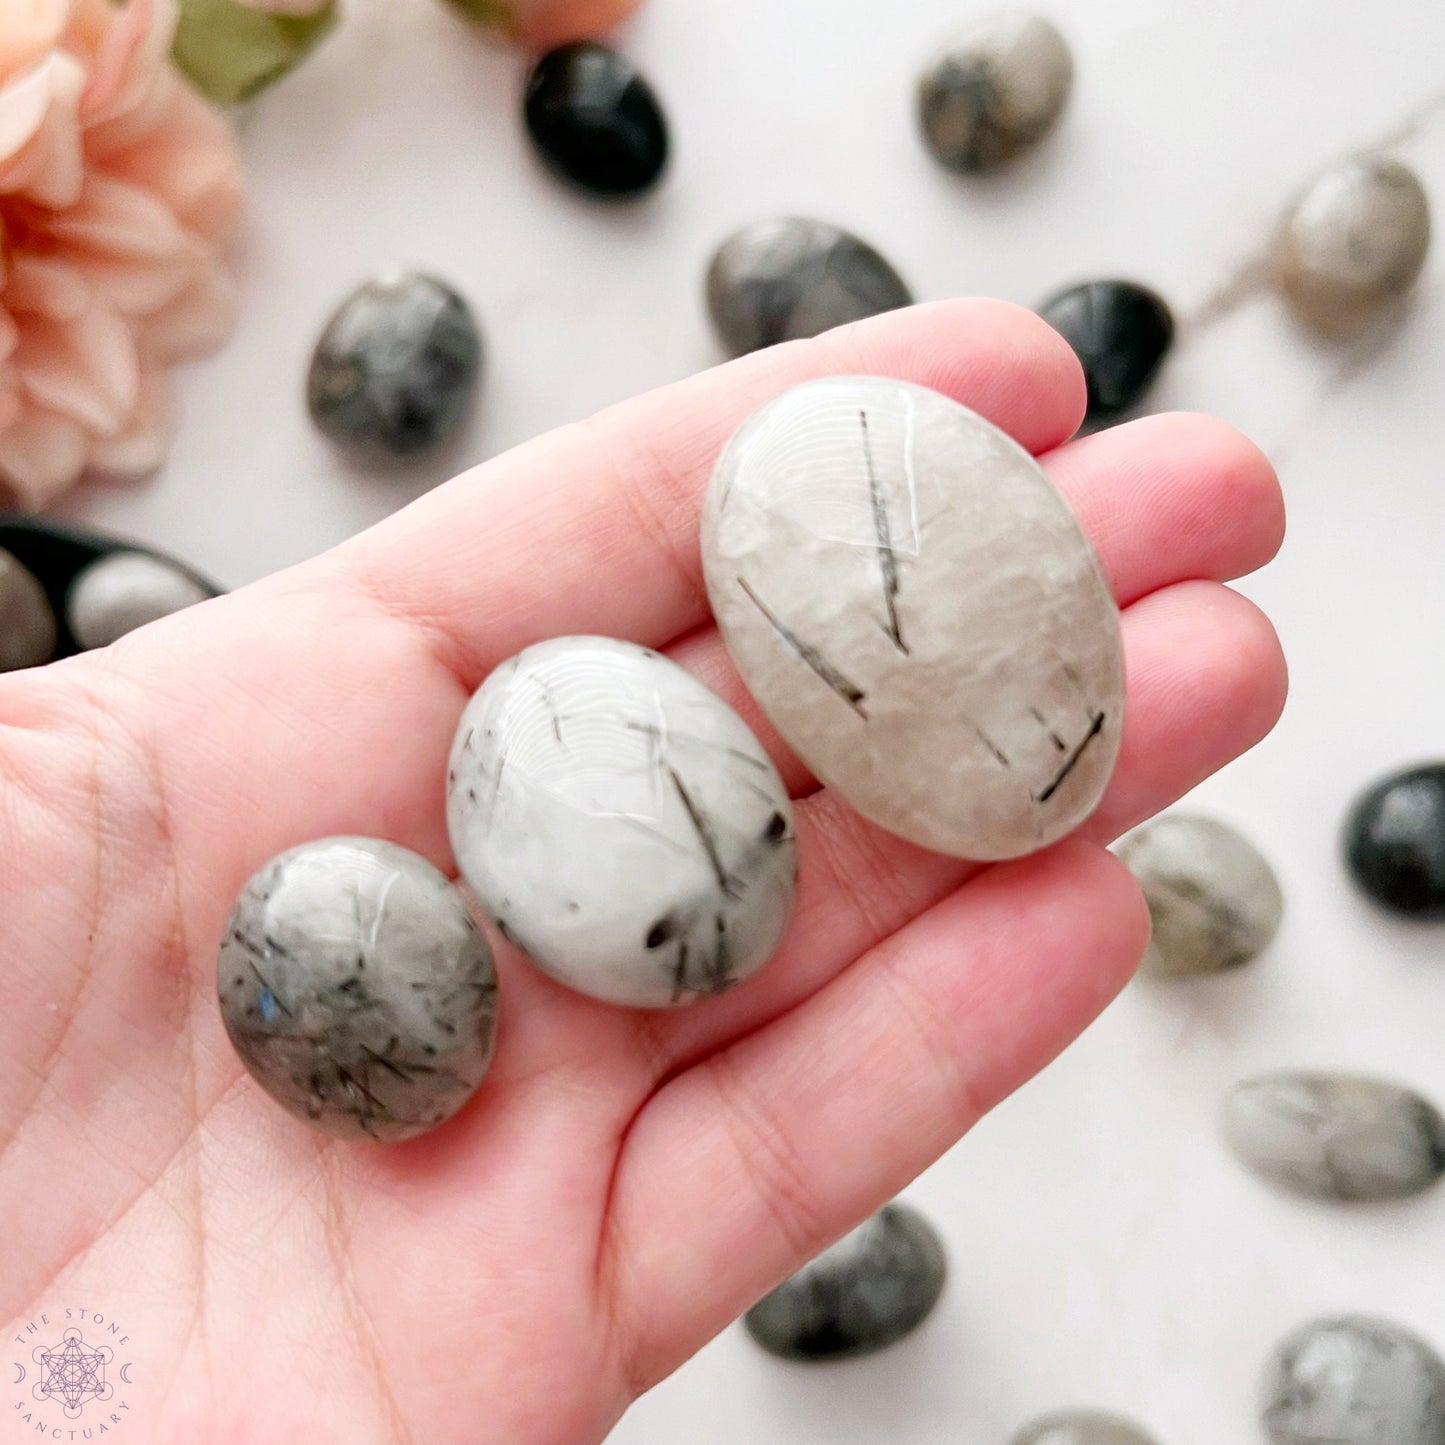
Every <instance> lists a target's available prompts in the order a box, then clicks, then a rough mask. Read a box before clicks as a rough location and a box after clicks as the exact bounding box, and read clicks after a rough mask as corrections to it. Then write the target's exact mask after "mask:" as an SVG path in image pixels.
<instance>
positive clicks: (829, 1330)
mask: <svg viewBox="0 0 1445 1445" xmlns="http://www.w3.org/2000/svg"><path fill="white" fill-rule="evenodd" d="M946 1273H947V1264H946V1260H945V1258H944V1253H943V1244H942V1242H941V1241H940V1240H939V1238H938V1235H937V1234H936V1233H935V1232H934V1229H933V1226H932V1225H931V1224H929V1222H928V1221H927V1220H926V1219H925V1218H924V1217H923V1216H922V1215H921V1214H919V1213H918V1211H917V1210H916V1209H912V1208H910V1207H909V1206H908V1205H906V1204H901V1203H898V1202H896V1201H895V1202H894V1203H892V1204H889V1205H885V1206H884V1208H882V1209H881V1210H879V1212H878V1213H877V1214H875V1215H874V1216H873V1217H872V1218H871V1219H867V1220H864V1222H863V1223H862V1224H860V1225H859V1226H858V1227H857V1229H855V1230H853V1231H852V1232H851V1233H848V1234H845V1235H844V1236H843V1238H842V1239H840V1240H839V1241H838V1242H837V1243H836V1244H834V1245H832V1246H831V1247H830V1248H828V1249H825V1250H824V1251H823V1253H822V1254H820V1255H819V1256H818V1257H817V1258H816V1259H814V1260H812V1261H810V1262H809V1263H808V1264H805V1265H804V1266H803V1268H802V1269H800V1270H799V1271H798V1272H797V1273H796V1274H795V1275H793V1276H791V1278H789V1279H786V1280H784V1281H783V1283H782V1284H780V1285H779V1286H778V1287H777V1288H776V1289H775V1290H773V1291H771V1292H770V1293H769V1294H766V1295H764V1296H763V1298H762V1299H760V1300H759V1301H758V1302H757V1304H755V1305H754V1306H753V1307H752V1309H750V1310H749V1311H748V1312H747V1314H746V1315H745V1316H744V1317H743V1323H744V1324H745V1325H746V1326H747V1329H748V1333H749V1334H750V1335H752V1337H753V1338H754V1339H755V1340H756V1341H757V1342H758V1343H759V1344H760V1345H761V1346H762V1347H763V1348H764V1349H765V1350H767V1351H768V1353H769V1354H773V1355H779V1356H781V1357H782V1358H783V1359H786V1360H832V1359H838V1358H840V1357H841V1356H845V1355H863V1354H868V1353H870V1352H871V1351H873V1350H881V1349H883V1348H884V1346H885V1345H891V1344H893V1343H894V1341H895V1340H901V1339H902V1338H903V1337H904V1335H907V1334H910V1333H911V1332H912V1331H913V1330H915V1329H917V1328H918V1326H919V1325H920V1324H922V1323H923V1321H924V1320H925V1319H927V1318H928V1315H929V1314H930V1313H931V1312H932V1310H933V1307H934V1305H936V1304H937V1303H938V1297H939V1296H940V1295H941V1294H942V1293H943V1282H944V1277H945V1275H946Z"/></svg>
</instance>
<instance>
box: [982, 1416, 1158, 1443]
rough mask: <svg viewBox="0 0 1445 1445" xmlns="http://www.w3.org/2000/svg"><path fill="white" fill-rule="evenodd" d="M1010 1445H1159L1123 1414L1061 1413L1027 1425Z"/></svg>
mask: <svg viewBox="0 0 1445 1445" xmlns="http://www.w3.org/2000/svg"><path fill="white" fill-rule="evenodd" d="M1010 1445H1155V1441H1154V1437H1153V1436H1152V1435H1146V1434H1145V1433H1144V1431H1143V1430H1141V1429H1140V1428H1139V1426H1137V1425H1135V1424H1134V1423H1133V1422H1132V1421H1129V1420H1126V1419H1124V1418H1123V1416H1121V1415H1111V1414H1109V1413H1108V1412H1106V1411H1104V1410H1058V1411H1056V1412H1054V1413H1053V1414H1050V1415H1043V1416H1041V1417H1040V1418H1039V1419H1037V1420H1034V1421H1033V1422H1032V1423H1030V1424H1028V1425H1025V1426H1024V1428H1023V1429H1022V1430H1020V1431H1019V1432H1018V1434H1016V1435H1015V1436H1014V1437H1013V1439H1012V1440H1011V1441H1010Z"/></svg>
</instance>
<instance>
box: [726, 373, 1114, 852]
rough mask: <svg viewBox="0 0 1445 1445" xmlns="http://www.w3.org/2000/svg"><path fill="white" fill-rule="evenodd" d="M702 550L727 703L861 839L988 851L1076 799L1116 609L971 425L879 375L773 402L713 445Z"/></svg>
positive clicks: (1089, 764) (1028, 465) (960, 414)
mask: <svg viewBox="0 0 1445 1445" xmlns="http://www.w3.org/2000/svg"><path fill="white" fill-rule="evenodd" d="M702 556H703V568H704V572H705V575H706V579H707V590H708V596H709V598H710V599H711V602H712V610H713V615H714V616H715V618H716V619H717V623H718V626H719V627H720V628H721V630H722V634H723V637H724V640H725V641H726V643H727V646H728V650H729V652H730V653H731V654H732V658H733V661H734V662H735V663H736V664H737V667H738V670H739V672H741V674H742V676H743V680H744V682H746V683H747V685H748V688H749V690H750V691H751V692H752V694H753V696H754V697H755V698H756V699H757V700H758V702H759V703H760V704H761V706H762V708H763V710H764V711H765V712H766V713H767V715H768V717H769V718H770V719H771V720H772V722H773V724H774V726H775V727H776V728H777V729H778V731H779V732H780V733H781V734H782V735H783V737H784V738H785V739H786V740H787V741H788V743H789V744H790V745H791V746H792V748H793V750H794V751H795V752H796V753H797V754H798V755H799V756H800V757H801V758H802V759H803V760H804V761H805V762H806V763H807V764H808V766H809V767H810V768H811V769H812V771H813V772H814V773H815V774H816V775H817V776H818V777H819V778H820V779H822V780H823V781H824V782H825V783H826V784H827V785H828V786H829V787H831V788H834V789H836V790H837V792H838V794H839V795H840V796H841V797H842V798H843V799H844V800H845V801H847V802H848V803H849V804H851V805H852V806H853V807H854V808H856V809H857V810H858V811H859V812H860V813H862V814H863V815H864V816H865V817H867V818H869V819H871V820H872V821H873V822H875V823H878V824H879V825H881V826H882V827H884V828H887V829H889V830H890V831H892V832H894V833H897V834H899V835H901V836H902V837H904V838H908V839H910V840H912V841H913V842H915V843H918V844H920V845H922V846H923V847H926V848H932V849H934V850H936V851H937V852H941V853H950V854H955V855H957V856H960V857H965V858H977V859H997V858H1011V857H1017V856H1020V855H1022V854H1024V853H1029V852H1032V851H1033V850H1034V849H1037V848H1042V847H1045V846H1046V845H1047V844H1049V843H1052V842H1054V841H1055V840H1056V839H1058V838H1060V837H1062V836H1063V835H1064V834H1065V833H1067V832H1069V831H1070V830H1071V829H1073V828H1075V827H1076V826H1077V825H1078V824H1079V823H1081V822H1082V821H1083V820H1084V818H1085V817H1087V815H1088V814H1089V812H1090V811H1091V810H1092V809H1093V807H1094V806H1095V804H1096V803H1097V802H1098V800H1099V797H1100V795H1101V794H1102V792H1103V790H1104V787H1105V785H1106V784H1107V782H1108V780H1109V777H1110V774H1111V773H1112V771H1113V767H1114V761H1115V759H1116V757H1117V755H1118V749H1119V739H1120V736H1121V731H1122V724H1123V709H1124V674H1123V659H1122V655H1121V651H1120V641H1119V618H1118V612H1117V609H1116V608H1115V605H1114V601H1113V598H1112V597H1111V595H1110V592H1109V584H1108V581H1107V579H1106V578H1105V576H1104V572H1103V569H1102V567H1101V566H1100V564H1099V560H1098V558H1097V557H1096V556H1095V554H1094V550H1093V548H1092V547H1091V546H1090V545H1089V542H1088V540H1087V538H1085V536H1084V535H1083V533H1082V531H1081V530H1080V529H1079V525H1078V522H1077V521H1076V520H1075V518H1074V515H1073V513H1072V512H1071V511H1070V510H1069V508H1068V505H1067V504H1066V503H1065V502H1064V500H1063V498H1062V497H1061V496H1060V495H1059V494H1058V492H1057V491H1055V489H1054V487H1053V485H1052V484H1051V483H1050V482H1049V480H1048V478H1047V477H1046V476H1045V475H1044V473H1043V471H1042V470H1041V469H1040V467H1039V465H1038V463H1037V462H1036V461H1034V459H1033V458H1032V457H1031V456H1029V454H1028V453H1027V452H1026V451H1024V450H1023V448H1022V447H1020V446H1019V445H1018V444H1017V443H1016V442H1014V441H1013V440H1012V439H1011V438H1009V437H1007V436H1005V435H1004V434H1003V433H1002V432H1001V431H999V430H998V428H996V427H994V426H992V425H990V424H989V423H988V422H986V421H985V420H984V419H983V418H982V417H980V416H977V415H976V414H975V413H973V412H971V411H969V410H968V409H967V408H965V407H962V406H960V405H959V404H958V403H957V402H955V401H952V400H951V399H949V398H948V397H945V396H941V395H940V394H939V393H938V392H935V391H928V390H926V389H924V388H923V387H919V386H912V385H910V384H909V383H907V382H902V381H894V380H890V379H886V378H882V377H866V376H838V377H828V378H826V379H824V380H819V381H812V382H806V383H804V384H803V385H801V386H796V387H793V388H792V389H791V390H789V391H785V392H783V393H782V394H781V395H780V396H777V397H774V398H773V399H772V400H771V401H769V402H767V403H765V404H764V405H763V406H761V407H760V408H758V410H757V411H755V412H754V413H753V414H752V416H750V417H749V418H748V419H747V420H746V421H745V422H744V423H743V425H742V426H741V427H740V428H739V429H738V431H737V432H736V433H735V434H734V436H733V438H732V440H731V441H730V442H729V443H728V445H727V447H726V449H725V450H724V452H723V454H722V457H721V459H720V460H719V462H718V465H717V468H716V470H715V471H714V473H713V478H712V482H711V485H710V487H709V491H708V496H707V502H706V505H705V508H704V512H703V526H702Z"/></svg>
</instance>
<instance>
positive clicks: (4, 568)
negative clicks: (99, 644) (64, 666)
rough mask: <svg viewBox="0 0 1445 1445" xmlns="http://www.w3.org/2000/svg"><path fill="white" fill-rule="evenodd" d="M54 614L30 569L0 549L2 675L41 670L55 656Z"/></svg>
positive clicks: (0, 669) (0, 647) (0, 653)
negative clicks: (21, 669) (32, 669)
mask: <svg viewBox="0 0 1445 1445" xmlns="http://www.w3.org/2000/svg"><path fill="white" fill-rule="evenodd" d="M55 642H56V626H55V612H54V610H53V609H52V608H51V606H50V599H49V598H47V597H46V595H45V589H44V588H43V587H42V586H41V585H40V583H39V582H38V581H37V580H36V578H35V574H34V573H33V572H31V571H30V569H29V568H28V567H25V566H22V565H21V563H19V562H17V561H16V560H15V558H14V557H13V556H11V554H10V553H9V552H6V551H4V550H3V549H0V672H14V671H15V670H16V669H17V668H22V667H40V666H41V665H42V664H44V663H47V662H49V661H50V660H51V658H53V657H54V656H55Z"/></svg>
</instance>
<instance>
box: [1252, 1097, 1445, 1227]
mask: <svg viewBox="0 0 1445 1445" xmlns="http://www.w3.org/2000/svg"><path fill="white" fill-rule="evenodd" d="M1224 1134H1225V1138H1226V1139H1227V1140H1228V1141H1229V1145H1230V1147H1231V1148H1232V1149H1233V1150H1234V1152H1235V1154H1237V1155H1238V1156H1239V1158H1240V1159H1241V1160H1243V1162H1244V1163H1245V1164H1247V1165H1248V1166H1249V1167H1250V1168H1251V1169H1253V1170H1255V1172H1256V1173H1258V1174H1261V1175H1263V1176H1264V1177H1265V1178H1266V1179H1268V1180H1270V1181H1271V1182H1272V1183H1274V1184H1278V1185H1280V1186H1281V1187H1282V1188H1285V1189H1290V1190H1293V1191H1294V1192H1295V1193H1297V1194H1307V1195H1311V1196H1313V1197H1314V1198H1317V1199H1337V1200H1344V1201H1350V1200H1365V1199H1400V1198H1403V1197H1404V1196H1406V1195H1409V1194H1417V1193H1419V1191H1420V1190H1422V1189H1425V1188H1427V1187H1428V1186H1429V1185H1431V1184H1433V1183H1434V1182H1435V1181H1436V1180H1437V1179H1439V1177H1440V1175H1441V1174H1442V1173H1445V1120H1442V1119H1441V1117H1440V1114H1439V1112H1438V1111H1437V1110H1436V1109H1435V1107H1434V1106H1433V1105H1432V1104H1430V1103H1428V1102H1427V1101H1426V1100H1424V1099H1422V1098H1421V1097H1420V1096H1419V1095H1418V1094H1416V1093H1413V1092H1412V1091H1411V1090H1409V1089H1402V1088H1400V1087H1399V1086H1398V1085H1395V1084H1389V1083H1386V1082H1384V1081H1383V1080H1381V1079H1361V1078H1352V1077H1350V1076H1348V1075H1341V1074H1314V1073H1278V1074H1265V1075H1263V1076H1261V1077H1260V1078H1256V1079H1247V1080H1245V1081H1244V1082H1243V1083H1241V1084H1236V1085H1235V1086H1234V1088H1233V1089H1232V1090H1231V1091H1230V1093H1229V1096H1228V1097H1227V1098H1226V1100H1225V1104H1224Z"/></svg>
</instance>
